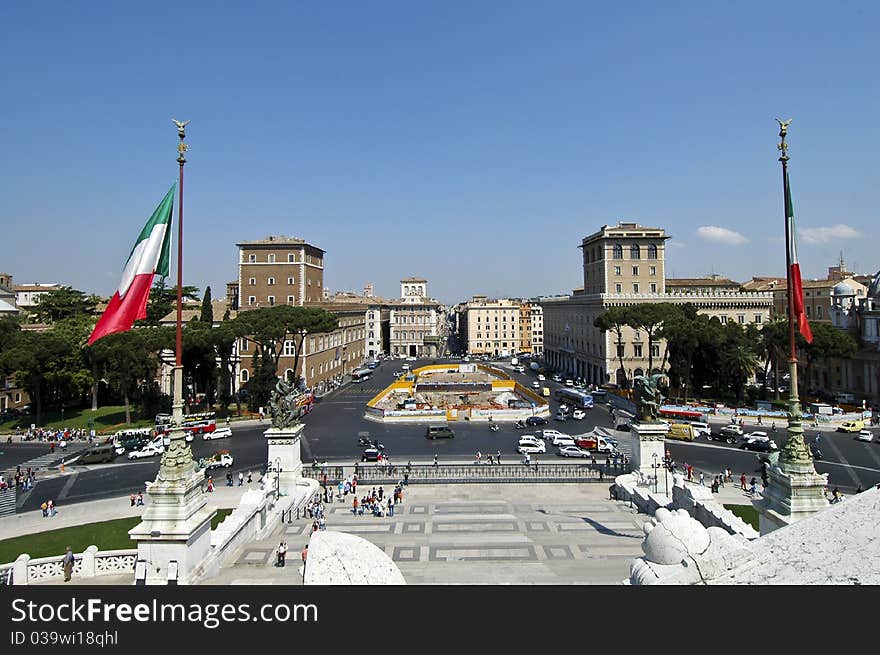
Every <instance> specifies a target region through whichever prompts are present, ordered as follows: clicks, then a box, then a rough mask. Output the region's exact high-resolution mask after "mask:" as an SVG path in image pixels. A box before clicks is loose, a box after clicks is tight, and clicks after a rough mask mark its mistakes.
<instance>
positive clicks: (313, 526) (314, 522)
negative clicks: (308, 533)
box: [312, 519, 319, 532]
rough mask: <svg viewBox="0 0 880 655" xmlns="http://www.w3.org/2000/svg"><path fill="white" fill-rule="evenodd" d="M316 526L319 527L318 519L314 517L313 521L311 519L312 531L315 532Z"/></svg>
mask: <svg viewBox="0 0 880 655" xmlns="http://www.w3.org/2000/svg"><path fill="white" fill-rule="evenodd" d="M318 527H319V524H318V519H315V520H314V521H312V532H317V531H318Z"/></svg>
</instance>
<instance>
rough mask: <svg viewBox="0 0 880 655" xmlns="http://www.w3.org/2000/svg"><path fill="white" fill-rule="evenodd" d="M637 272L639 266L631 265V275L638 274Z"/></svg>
mask: <svg viewBox="0 0 880 655" xmlns="http://www.w3.org/2000/svg"><path fill="white" fill-rule="evenodd" d="M638 274H639V267H638V266H633V275H638Z"/></svg>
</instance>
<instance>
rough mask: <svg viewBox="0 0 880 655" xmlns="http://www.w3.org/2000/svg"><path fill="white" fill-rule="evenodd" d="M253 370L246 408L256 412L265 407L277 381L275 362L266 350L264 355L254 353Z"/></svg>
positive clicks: (248, 386)
mask: <svg viewBox="0 0 880 655" xmlns="http://www.w3.org/2000/svg"><path fill="white" fill-rule="evenodd" d="M255 311H256V310H255ZM253 371H254V373H253V375H252V376H251V377H250V379H249V380H248V382H247V399H248V408H249V409H250V410H251V411H252V412H256V411H259V409H260V407H265V406H266V405H267V404H268V403H269V398H270V396H271V394H272V390H273V389H274V388H275V384H276V383H277V382H278V377H277V376H276V374H275V371H276V364H275V363H273V361H272V357H271V355H270V354H269V353H268V351H266V354H265V355H264V354H261V353H259V352H256V353H254V357H253Z"/></svg>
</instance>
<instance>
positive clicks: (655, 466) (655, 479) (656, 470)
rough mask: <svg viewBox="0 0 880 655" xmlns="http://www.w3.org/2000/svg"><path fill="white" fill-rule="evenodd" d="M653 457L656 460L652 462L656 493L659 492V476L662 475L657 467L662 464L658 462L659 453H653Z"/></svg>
mask: <svg viewBox="0 0 880 655" xmlns="http://www.w3.org/2000/svg"><path fill="white" fill-rule="evenodd" d="M651 457H652V458H653V460H654V463H653V464H652V466H653V467H654V493H657V478H658V476H659V475H660V474H659V473H658V471H659V469H658V468H657V467H658V466H660V465H659V464H658V463H657V453H653V454H652V455H651Z"/></svg>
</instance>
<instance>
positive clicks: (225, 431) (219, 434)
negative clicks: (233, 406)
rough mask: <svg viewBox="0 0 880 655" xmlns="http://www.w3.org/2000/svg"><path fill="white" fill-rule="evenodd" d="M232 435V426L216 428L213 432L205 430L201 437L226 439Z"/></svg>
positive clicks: (205, 438) (206, 439)
mask: <svg viewBox="0 0 880 655" xmlns="http://www.w3.org/2000/svg"><path fill="white" fill-rule="evenodd" d="M231 436H232V428H217V429H216V430H214V431H213V432H205V434H204V435H203V436H202V438H203V439H204V440H205V441H208V440H210V439H226V438H228V437H231Z"/></svg>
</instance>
